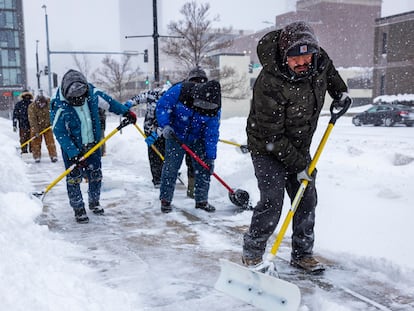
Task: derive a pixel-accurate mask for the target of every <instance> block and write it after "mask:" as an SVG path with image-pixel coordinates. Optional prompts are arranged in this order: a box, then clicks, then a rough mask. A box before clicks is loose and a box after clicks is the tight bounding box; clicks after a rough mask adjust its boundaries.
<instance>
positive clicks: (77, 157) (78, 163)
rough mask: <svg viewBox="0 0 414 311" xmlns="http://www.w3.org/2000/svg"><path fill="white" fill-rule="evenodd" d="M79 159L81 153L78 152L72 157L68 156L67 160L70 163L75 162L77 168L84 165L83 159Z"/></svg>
mask: <svg viewBox="0 0 414 311" xmlns="http://www.w3.org/2000/svg"><path fill="white" fill-rule="evenodd" d="M81 159H82V155H80V154H78V155H77V156H74V157H73V158H70V159H69V162H70V163H71V164H76V167H78V168H83V167H86V163H85V160H81Z"/></svg>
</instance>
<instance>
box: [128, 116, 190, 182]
mask: <svg viewBox="0 0 414 311" xmlns="http://www.w3.org/2000/svg"><path fill="white" fill-rule="evenodd" d="M134 126H135V128H136V129H137V130H138V132H140V133H141V135H142V137H144V139H145V138H147V135H145V132H144V131H143V130H142V129H141V128H140V127H139V126H138V124H134ZM151 149H152V150H154V152H155V153H156V154H157V155H158V156H159V157H160V159H161V160H162V161H164V156H163V155H162V153H161V152H160V151H159V150H158V149H157V147H155V146H154V145H151ZM177 178H178V180H179V181H180V183H181V184H182V185H185V184H184V182H183V180H182V179H181V178H180V176H178V177H177Z"/></svg>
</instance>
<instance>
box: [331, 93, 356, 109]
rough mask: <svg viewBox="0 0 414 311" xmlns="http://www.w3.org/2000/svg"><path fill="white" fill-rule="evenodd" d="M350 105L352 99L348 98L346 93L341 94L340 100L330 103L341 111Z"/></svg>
mask: <svg viewBox="0 0 414 311" xmlns="http://www.w3.org/2000/svg"><path fill="white" fill-rule="evenodd" d="M351 104H352V98H351V97H350V96H349V94H348V93H345V92H344V93H342V95H341V98H339V99H335V100H334V101H333V102H332V106H333V107H334V108H335V109H341V108H345V107H350V106H351Z"/></svg>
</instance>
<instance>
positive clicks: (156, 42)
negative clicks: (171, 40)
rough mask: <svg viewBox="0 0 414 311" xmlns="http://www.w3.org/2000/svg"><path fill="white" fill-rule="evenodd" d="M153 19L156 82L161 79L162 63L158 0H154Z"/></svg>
mask: <svg viewBox="0 0 414 311" xmlns="http://www.w3.org/2000/svg"><path fill="white" fill-rule="evenodd" d="M152 20H153V28H154V32H153V34H152V37H153V38H154V80H155V82H159V81H160V63H159V57H158V38H159V36H160V35H159V34H158V17H157V0H152Z"/></svg>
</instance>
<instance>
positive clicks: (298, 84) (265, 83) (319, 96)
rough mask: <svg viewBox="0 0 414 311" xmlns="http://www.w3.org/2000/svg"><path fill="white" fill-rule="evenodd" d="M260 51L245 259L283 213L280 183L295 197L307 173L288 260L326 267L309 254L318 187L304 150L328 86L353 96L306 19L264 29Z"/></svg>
mask: <svg viewBox="0 0 414 311" xmlns="http://www.w3.org/2000/svg"><path fill="white" fill-rule="evenodd" d="M257 55H258V56H259V60H260V62H261V64H262V66H263V69H262V70H261V72H260V74H259V76H258V77H257V80H256V82H255V84H254V87H253V99H252V104H251V109H250V113H249V116H248V119H247V127H246V132H247V137H248V147H249V150H250V151H251V157H252V161H253V166H254V170H255V175H256V178H257V182H258V187H259V190H260V200H259V202H258V203H257V205H256V207H255V208H254V211H253V215H252V219H251V223H250V228H249V230H248V232H247V233H246V234H245V235H244V244H243V256H242V261H243V263H244V264H245V265H247V266H251V267H256V268H258V267H260V265H261V264H262V261H263V259H262V256H263V254H264V252H265V248H266V243H267V240H268V239H269V237H270V236H271V235H272V233H273V231H274V230H275V228H276V226H277V224H278V222H279V219H280V215H281V212H282V206H283V199H284V195H285V194H284V191H285V189H286V191H287V194H288V195H289V197H290V199H291V200H293V198H294V196H295V194H296V192H297V190H298V188H299V185H300V182H301V180H303V179H307V180H308V181H309V184H308V186H307V188H306V191H305V193H304V195H303V198H302V200H301V202H300V204H299V206H298V208H297V210H296V212H295V214H294V217H293V228H292V229H293V233H292V252H291V265H292V266H295V267H298V268H301V269H304V270H306V271H307V272H315V271H323V270H324V267H323V265H321V264H320V263H319V262H318V261H317V260H316V259H315V258H314V256H313V253H312V250H313V244H314V225H315V208H316V204H317V194H316V188H315V178H316V172H315V171H314V174H312V176H309V175H308V166H309V164H310V161H311V156H310V151H309V149H310V145H311V142H312V137H313V134H314V132H315V130H316V127H317V123H318V118H319V115H320V112H321V110H322V107H323V105H324V101H325V93H326V92H328V93H329V95H330V96H331V97H332V98H333V99H334V103H335V104H336V105H337V106H345V102H346V101H349V100H351V99H350V97H349V96H348V94H347V93H346V92H347V86H346V85H345V83H344V81H343V80H342V78H341V77H340V75H339V74H338V72H337V70H336V69H335V67H334V65H333V63H332V61H331V59H330V58H329V56H328V54H327V53H326V52H325V51H324V50H323V49H322V48H321V47H320V46H319V44H318V41H317V38H316V36H315V34H314V31H313V29H312V28H311V27H310V26H309V25H308V24H307V23H305V22H294V23H291V24H289V25H287V26H286V27H285V28H283V29H280V30H276V31H272V32H269V33H268V34H266V35H265V36H264V37H263V38H262V39H261V40H260V41H259V43H258V46H257Z"/></svg>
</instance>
